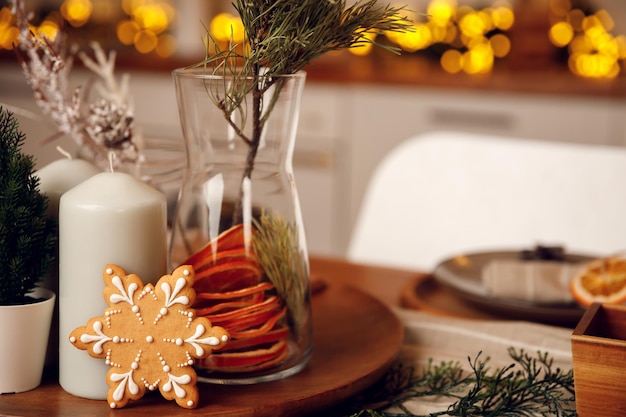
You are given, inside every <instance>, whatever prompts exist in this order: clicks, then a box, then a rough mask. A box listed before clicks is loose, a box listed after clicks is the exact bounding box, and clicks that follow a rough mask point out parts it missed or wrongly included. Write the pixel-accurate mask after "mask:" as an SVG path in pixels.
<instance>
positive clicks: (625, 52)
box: [615, 35, 626, 59]
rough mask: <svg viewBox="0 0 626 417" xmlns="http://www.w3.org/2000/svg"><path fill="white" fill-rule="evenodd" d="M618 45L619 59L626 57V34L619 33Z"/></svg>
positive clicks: (616, 39)
mask: <svg viewBox="0 0 626 417" xmlns="http://www.w3.org/2000/svg"><path fill="white" fill-rule="evenodd" d="M615 44H616V45H617V55H618V57H619V59H626V36H624V35H619V36H617V37H616V38H615Z"/></svg>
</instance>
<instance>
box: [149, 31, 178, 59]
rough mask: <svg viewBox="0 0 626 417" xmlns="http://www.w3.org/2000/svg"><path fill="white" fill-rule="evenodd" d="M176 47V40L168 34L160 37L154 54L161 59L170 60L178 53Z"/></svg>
mask: <svg viewBox="0 0 626 417" xmlns="http://www.w3.org/2000/svg"><path fill="white" fill-rule="evenodd" d="M176 46H177V44H176V38H175V37H174V36H172V35H169V34H167V33H166V34H164V35H161V36H159V37H158V39H157V46H156V48H155V50H154V52H156V54H157V55H158V56H159V57H161V58H169V57H171V56H172V55H174V53H175V52H176Z"/></svg>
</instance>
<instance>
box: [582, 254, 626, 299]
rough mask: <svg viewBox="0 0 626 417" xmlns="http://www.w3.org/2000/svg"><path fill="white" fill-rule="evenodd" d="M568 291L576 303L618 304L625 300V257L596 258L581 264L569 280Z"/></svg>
mask: <svg viewBox="0 0 626 417" xmlns="http://www.w3.org/2000/svg"><path fill="white" fill-rule="evenodd" d="M570 292H571V293H572V297H573V298H574V300H576V302H577V303H579V304H580V305H582V306H584V307H588V306H590V305H591V303H594V302H598V303H611V304H620V303H623V302H625V301H626V258H623V257H608V258H602V259H596V260H594V261H592V262H590V263H589V264H587V265H585V266H583V267H582V268H581V269H580V270H579V272H578V273H577V274H576V275H575V276H574V277H573V278H572V281H571V282H570Z"/></svg>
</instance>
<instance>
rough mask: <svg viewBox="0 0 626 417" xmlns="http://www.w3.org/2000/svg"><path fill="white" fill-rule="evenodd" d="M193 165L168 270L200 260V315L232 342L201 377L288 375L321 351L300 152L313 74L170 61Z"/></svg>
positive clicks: (230, 379)
mask: <svg viewBox="0 0 626 417" xmlns="http://www.w3.org/2000/svg"><path fill="white" fill-rule="evenodd" d="M173 77H174V81H175V86H176V93H177V100H178V107H179V114H180V120H181V125H182V130H183V135H184V139H185V148H186V155H187V167H186V169H185V171H184V175H183V180H182V186H181V190H180V193H179V197H178V201H177V204H176V211H175V214H174V224H173V228H172V236H171V245H170V269H172V268H174V267H176V266H179V265H182V264H188V265H192V266H193V267H194V269H195V272H196V281H195V284H194V287H195V289H196V293H197V295H196V302H195V304H194V308H195V309H196V312H197V314H198V315H202V316H206V317H208V318H209V319H210V320H211V323H212V324H213V325H216V326H221V327H224V328H225V329H227V330H228V331H229V333H230V335H231V342H229V343H228V344H227V345H226V347H225V348H224V349H222V350H220V351H215V352H214V353H213V354H212V355H211V356H210V357H209V358H207V359H206V360H204V361H202V362H200V363H198V364H197V366H196V368H197V371H198V376H199V379H200V380H201V381H205V382H216V383H222V384H250V383H257V382H262V381H268V380H275V379H280V378H284V377H287V376H290V375H293V374H295V373H296V372H298V371H300V370H301V369H302V368H304V367H305V365H306V363H307V362H308V360H309V358H310V356H311V352H312V343H313V338H312V323H311V306H310V292H309V262H308V254H307V249H306V243H305V235H304V229H303V225H302V217H301V213H300V206H299V202H298V194H297V191H296V184H295V181H294V177H293V170H292V163H291V160H292V154H293V149H294V143H295V133H296V127H297V123H298V114H299V107H300V97H301V94H302V89H303V87H304V82H305V73H303V72H300V73H297V74H293V75H285V76H280V77H273V78H267V77H237V76H236V75H229V76H221V75H211V74H209V73H207V72H206V70H205V69H202V68H198V69H178V70H175V71H174V72H173Z"/></svg>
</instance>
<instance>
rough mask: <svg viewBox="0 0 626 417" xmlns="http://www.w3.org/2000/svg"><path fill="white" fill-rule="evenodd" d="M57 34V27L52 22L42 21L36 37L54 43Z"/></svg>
mask: <svg viewBox="0 0 626 417" xmlns="http://www.w3.org/2000/svg"><path fill="white" fill-rule="evenodd" d="M58 34H59V25H58V24H57V23H56V22H54V21H52V20H48V19H46V20H44V21H43V22H41V25H39V27H38V28H37V36H39V37H40V38H46V39H49V40H51V41H54V40H55V39H56V37H57V35H58Z"/></svg>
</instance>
